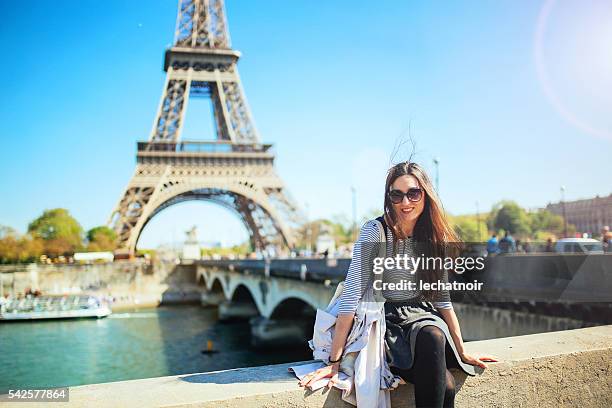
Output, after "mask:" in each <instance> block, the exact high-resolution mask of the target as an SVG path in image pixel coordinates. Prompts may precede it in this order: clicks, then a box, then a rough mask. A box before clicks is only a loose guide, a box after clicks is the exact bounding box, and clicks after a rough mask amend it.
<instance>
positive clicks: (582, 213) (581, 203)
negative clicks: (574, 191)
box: [546, 194, 612, 235]
mask: <svg viewBox="0 0 612 408" xmlns="http://www.w3.org/2000/svg"><path fill="white" fill-rule="evenodd" d="M546 209H547V210H548V211H550V212H552V213H554V214H558V215H560V216H563V203H562V202H560V203H551V204H548V205H547V206H546ZM565 217H566V219H567V223H568V224H574V225H575V226H576V232H579V233H581V234H582V233H585V232H586V233H588V234H591V235H593V234H595V235H599V234H601V230H602V228H603V227H604V226H605V225H608V226H611V227H612V194H610V195H608V196H607V197H599V196H597V197H595V198H588V199H585V200H576V201H566V202H565Z"/></svg>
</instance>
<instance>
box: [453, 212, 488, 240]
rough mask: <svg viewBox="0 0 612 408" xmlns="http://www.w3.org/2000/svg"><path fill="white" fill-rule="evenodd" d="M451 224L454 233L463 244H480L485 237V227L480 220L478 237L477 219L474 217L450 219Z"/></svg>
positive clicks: (463, 216)
mask: <svg viewBox="0 0 612 408" xmlns="http://www.w3.org/2000/svg"><path fill="white" fill-rule="evenodd" d="M451 222H452V224H453V228H454V229H455V232H456V233H457V234H458V235H459V238H461V240H462V241H464V242H482V241H483V239H485V238H484V237H486V235H487V225H486V223H485V222H484V221H483V220H480V235H479V229H478V219H477V218H476V216H475V215H462V216H456V217H451Z"/></svg>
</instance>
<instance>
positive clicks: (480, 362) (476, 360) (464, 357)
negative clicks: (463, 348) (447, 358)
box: [460, 353, 497, 368]
mask: <svg viewBox="0 0 612 408" xmlns="http://www.w3.org/2000/svg"><path fill="white" fill-rule="evenodd" d="M460 357H461V361H463V362H464V363H466V364H471V365H473V366H478V367H481V368H487V365H486V364H485V363H484V362H485V361H487V362H493V363H494V362H496V361H497V359H496V358H495V357H492V356H479V357H473V356H471V355H469V354H467V353H463V354H461V355H460Z"/></svg>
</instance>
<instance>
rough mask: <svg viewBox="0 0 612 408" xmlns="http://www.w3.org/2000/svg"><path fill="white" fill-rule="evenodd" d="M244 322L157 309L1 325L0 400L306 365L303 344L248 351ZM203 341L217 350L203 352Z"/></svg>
mask: <svg viewBox="0 0 612 408" xmlns="http://www.w3.org/2000/svg"><path fill="white" fill-rule="evenodd" d="M249 332H250V327H249V324H248V323H218V322H217V311H216V309H212V308H202V307H200V306H162V307H159V308H156V309H148V310H139V311H135V312H129V313H128V312H116V313H113V314H112V315H110V316H109V317H106V318H103V319H97V320H95V319H94V320H83V319H81V320H60V321H39V322H18V323H0V350H1V352H0V394H5V393H7V392H8V390H9V389H17V388H20V389H24V388H45V387H59V386H74V385H81V384H90V383H100V382H109V381H121V380H130V379H136V378H147V377H159V376H165V375H178V374H187V373H197V372H205V371H214V370H223V369H228V368H237V367H248V366H257V365H265V364H274V363H282V362H289V361H299V360H308V359H311V358H312V354H311V352H310V350H309V349H308V346H307V345H306V344H304V347H302V348H293V349H284V350H283V349H281V350H279V349H276V350H274V351H265V350H252V349H250V347H249V341H250V335H249ZM208 340H212V341H213V346H214V348H215V349H218V350H219V352H218V353H215V354H211V355H205V354H202V353H201V350H202V349H205V348H206V343H207V341H208Z"/></svg>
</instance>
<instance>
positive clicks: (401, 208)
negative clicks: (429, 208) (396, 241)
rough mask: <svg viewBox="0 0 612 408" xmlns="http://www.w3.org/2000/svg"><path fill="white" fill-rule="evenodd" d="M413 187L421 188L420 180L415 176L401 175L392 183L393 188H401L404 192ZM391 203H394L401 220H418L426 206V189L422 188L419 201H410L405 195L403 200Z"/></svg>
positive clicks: (402, 221)
mask: <svg viewBox="0 0 612 408" xmlns="http://www.w3.org/2000/svg"><path fill="white" fill-rule="evenodd" d="M411 188H421V186H420V184H419V181H418V180H417V179H416V177H414V176H408V175H406V176H399V177H398V178H396V179H395V181H394V182H393V184H391V189H392V190H400V191H401V192H402V193H406V192H408V190H409V189H411ZM391 205H393V209H394V210H395V213H396V214H397V218H398V221H399V222H401V223H404V222H411V223H412V222H416V220H417V219H418V218H419V216H420V215H421V213H422V212H423V208H425V190H422V188H421V198H420V199H419V201H417V202H413V201H409V200H408V197H406V196H404V198H403V199H402V202H400V203H399V204H393V203H392V204H391Z"/></svg>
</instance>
